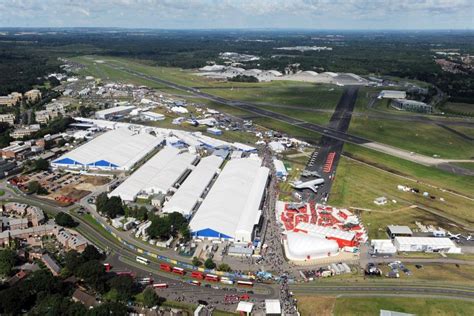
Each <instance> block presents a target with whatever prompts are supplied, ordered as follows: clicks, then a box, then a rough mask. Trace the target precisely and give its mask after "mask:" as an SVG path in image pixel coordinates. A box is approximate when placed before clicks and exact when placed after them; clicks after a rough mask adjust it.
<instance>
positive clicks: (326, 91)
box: [75, 56, 343, 109]
mask: <svg viewBox="0 0 474 316" xmlns="http://www.w3.org/2000/svg"><path fill="white" fill-rule="evenodd" d="M75 60H76V61H78V62H81V63H87V64H88V65H91V66H92V67H91V69H92V70H91V72H93V73H94V74H95V75H96V76H99V77H103V75H104V74H105V75H106V76H109V77H110V78H113V77H112V76H110V74H109V73H108V72H107V71H105V69H106V68H109V69H110V68H111V67H110V66H108V65H106V64H97V63H94V62H93V61H94V60H104V61H106V62H107V63H110V64H112V65H115V66H118V67H124V68H127V69H131V70H135V71H138V72H141V73H143V74H147V75H152V76H156V77H158V78H160V79H164V80H168V81H171V82H174V83H177V84H181V85H185V86H190V87H198V88H199V89H200V90H201V91H203V92H207V93H210V94H213V95H217V96H221V97H225V98H229V99H234V100H242V101H251V102H259V103H275V104H284V105H296V106H308V107H311V108H329V109H333V108H334V107H335V106H336V104H337V102H338V100H339V98H340V96H341V93H342V90H343V89H342V88H341V87H336V86H332V85H322V84H313V83H306V82H294V81H273V82H261V83H240V82H225V81H217V80H212V79H207V78H205V77H201V76H198V75H196V73H195V72H193V71H191V70H184V69H179V68H170V67H155V66H152V65H151V64H150V62H147V61H135V60H131V59H121V58H114V57H104V56H84V57H78V58H76V59H75ZM112 69H113V68H112ZM110 72H112V73H115V76H114V77H116V76H117V72H118V73H122V72H121V71H119V70H115V69H113V70H110ZM91 75H92V74H91ZM127 75H129V74H126V73H124V74H123V75H122V76H127ZM129 76H133V75H129ZM142 84H145V83H142ZM155 85H157V84H156V83H155Z"/></svg>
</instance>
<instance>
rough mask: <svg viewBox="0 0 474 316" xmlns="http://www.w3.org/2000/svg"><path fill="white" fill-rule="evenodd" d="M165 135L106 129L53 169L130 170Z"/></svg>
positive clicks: (155, 146)
mask: <svg viewBox="0 0 474 316" xmlns="http://www.w3.org/2000/svg"><path fill="white" fill-rule="evenodd" d="M162 143H163V138H162V137H159V136H158V137H157V136H153V135H151V134H149V133H145V132H136V131H132V130H129V129H127V128H118V129H115V130H112V131H109V132H105V133H104V134H101V135H99V136H97V137H96V138H94V139H92V140H91V141H89V142H87V143H85V144H84V145H82V146H79V147H77V148H76V149H73V150H71V151H70V152H68V153H66V154H64V155H62V156H61V157H59V158H58V159H56V160H54V161H53V162H52V163H51V166H52V167H53V168H66V169H101V170H124V171H127V170H130V169H132V168H133V166H134V165H135V164H136V163H137V162H139V161H140V160H141V159H143V158H144V157H145V156H146V155H147V154H148V153H149V152H151V151H152V150H153V149H155V148H158V147H159V146H160V145H161V144H162Z"/></svg>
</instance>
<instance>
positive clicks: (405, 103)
mask: <svg viewBox="0 0 474 316" xmlns="http://www.w3.org/2000/svg"><path fill="white" fill-rule="evenodd" d="M392 106H393V107H394V108H396V109H398V110H404V111H410V112H419V113H431V112H433V107H432V106H431V105H429V104H426V103H424V102H420V101H415V100H406V99H395V100H393V101H392Z"/></svg>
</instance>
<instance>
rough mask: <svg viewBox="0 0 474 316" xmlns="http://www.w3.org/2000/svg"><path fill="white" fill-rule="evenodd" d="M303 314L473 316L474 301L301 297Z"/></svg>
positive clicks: (300, 307)
mask: <svg viewBox="0 0 474 316" xmlns="http://www.w3.org/2000/svg"><path fill="white" fill-rule="evenodd" d="M298 302H299V303H298V308H299V310H300V313H301V315H302V316H310V315H311V316H313V315H314V316H316V315H318V316H329V315H335V316H337V315H341V316H346V315H364V316H365V315H379V314H380V310H381V309H385V310H391V311H397V312H403V313H409V314H416V315H429V316H432V315H453V316H454V315H472V314H473V313H474V304H472V302H466V301H460V300H449V299H438V298H415V297H338V298H336V297H334V296H298Z"/></svg>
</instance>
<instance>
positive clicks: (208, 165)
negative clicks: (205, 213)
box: [163, 156, 223, 215]
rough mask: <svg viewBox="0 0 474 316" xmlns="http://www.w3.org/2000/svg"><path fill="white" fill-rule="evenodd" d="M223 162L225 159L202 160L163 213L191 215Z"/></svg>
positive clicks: (211, 158) (167, 204)
mask: <svg viewBox="0 0 474 316" xmlns="http://www.w3.org/2000/svg"><path fill="white" fill-rule="evenodd" d="M222 162H223V159H222V158H220V157H218V156H208V157H205V158H203V159H201V161H200V162H199V164H198V165H197V166H196V168H195V169H194V170H193V172H192V173H191V174H190V175H189V176H188V177H187V178H186V180H185V181H184V183H183V184H182V185H181V186H180V188H179V189H178V192H176V193H175V194H174V195H173V196H172V197H171V199H170V200H169V201H168V202H167V203H166V204H165V206H164V207H163V212H164V213H172V212H179V213H182V214H183V215H190V214H191V213H192V211H193V208H194V206H195V205H196V203H197V202H198V200H199V198H200V197H201V196H202V194H203V193H204V190H205V189H206V188H207V187H208V186H209V184H210V183H211V181H212V179H213V178H214V175H215V174H216V172H217V170H218V169H219V167H220V166H221V165H222Z"/></svg>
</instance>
